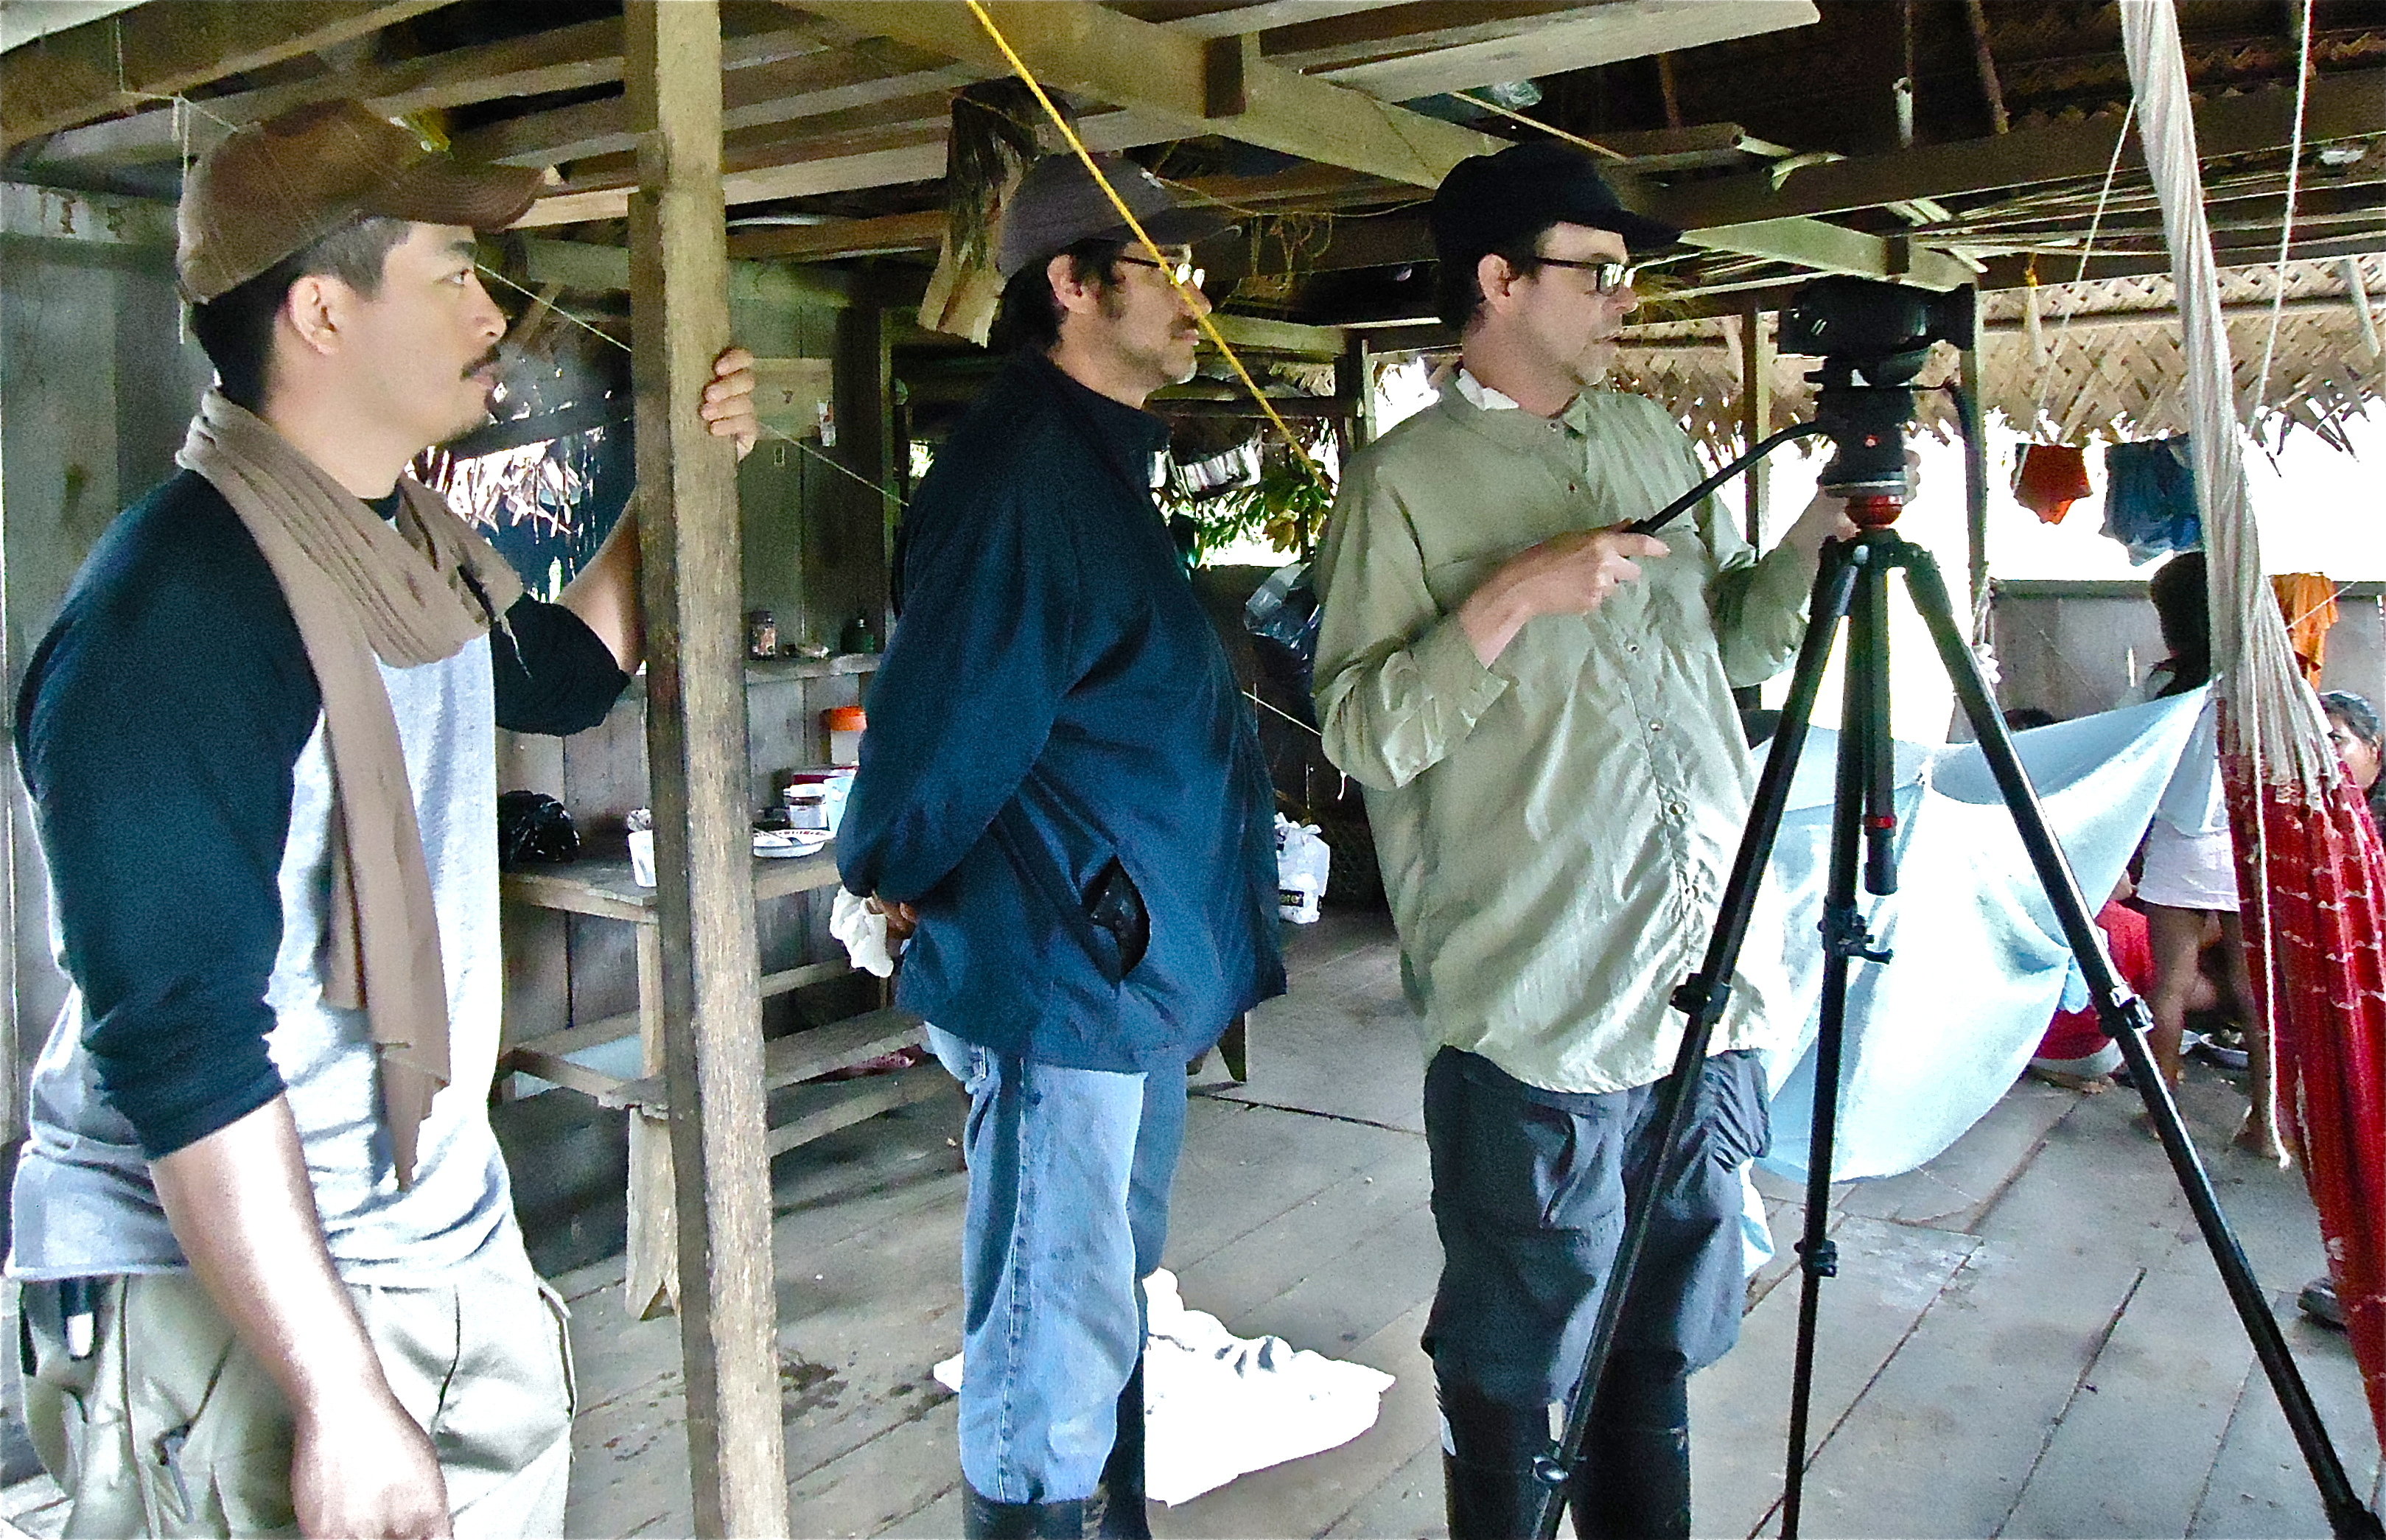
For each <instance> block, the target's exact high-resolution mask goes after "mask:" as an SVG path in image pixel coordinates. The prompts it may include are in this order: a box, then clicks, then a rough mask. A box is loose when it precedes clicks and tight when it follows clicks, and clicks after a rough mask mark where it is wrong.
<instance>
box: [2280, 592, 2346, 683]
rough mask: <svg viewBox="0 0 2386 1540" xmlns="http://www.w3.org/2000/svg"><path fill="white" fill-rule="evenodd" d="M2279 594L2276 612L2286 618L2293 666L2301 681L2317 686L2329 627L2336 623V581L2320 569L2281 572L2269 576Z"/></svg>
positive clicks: (2324, 658)
mask: <svg viewBox="0 0 2386 1540" xmlns="http://www.w3.org/2000/svg"><path fill="white" fill-rule="evenodd" d="M2270 591H2271V592H2272V593H2274V594H2276V595H2278V596H2279V614H2280V615H2282V616H2284V617H2285V618H2286V622H2287V645H2289V646H2291V647H2292V648H2293V649H2294V650H2295V668H2296V669H2297V670H2299V671H2300V672H2301V673H2302V674H2303V676H2304V683H2305V684H2308V685H2310V686H2311V687H2312V688H2313V689H2315V690H2317V689H2318V688H2319V673H2320V668H2321V666H2322V665H2323V664H2325V663H2326V662H2327V661H2328V631H2329V627H2330V626H2332V625H2334V624H2336V584H2334V583H2332V582H2329V580H2328V578H2327V577H2326V575H2324V574H2322V573H2319V572H2280V573H2279V574H2278V575H2277V576H2275V577H2273V578H2272V579H2271V580H2270Z"/></svg>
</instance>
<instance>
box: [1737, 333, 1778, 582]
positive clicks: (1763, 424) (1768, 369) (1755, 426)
mask: <svg viewBox="0 0 2386 1540" xmlns="http://www.w3.org/2000/svg"><path fill="white" fill-rule="evenodd" d="M1773 359H1774V345H1773V333H1772V332H1771V331H1770V330H1769V329H1768V328H1767V327H1766V326H1765V323H1764V305H1763V303H1762V302H1760V301H1758V300H1755V299H1750V300H1749V301H1748V302H1747V303H1746V304H1745V305H1744V306H1743V307H1741V309H1740V312H1739V437H1740V442H1741V443H1742V444H1748V445H1751V446H1753V445H1754V444H1755V443H1756V441H1757V440H1759V439H1761V438H1763V437H1764V435H1765V434H1767V433H1769V432H1772V431H1773V427H1772V423H1773ZM1771 470H1772V468H1771V466H1769V465H1768V464H1767V463H1766V462H1765V461H1764V460H1759V461H1757V462H1756V463H1755V464H1754V465H1752V466H1750V467H1749V468H1748V475H1747V478H1746V480H1745V482H1743V483H1742V484H1743V485H1744V486H1745V488H1746V504H1745V507H1744V508H1743V510H1742V520H1741V526H1742V531H1743V532H1744V533H1745V534H1746V535H1747V537H1748V543H1749V544H1750V545H1753V546H1756V547H1757V548H1758V549H1760V550H1762V549H1763V548H1764V495H1765V493H1766V492H1767V491H1768V490H1769V485H1768V483H1769V482H1770V480H1771Z"/></svg>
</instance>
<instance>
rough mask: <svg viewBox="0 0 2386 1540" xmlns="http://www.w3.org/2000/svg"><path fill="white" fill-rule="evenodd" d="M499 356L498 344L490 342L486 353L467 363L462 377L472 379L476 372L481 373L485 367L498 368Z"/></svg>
mask: <svg viewBox="0 0 2386 1540" xmlns="http://www.w3.org/2000/svg"><path fill="white" fill-rule="evenodd" d="M497 358H498V348H497V344H495V343H491V344H489V350H488V351H487V352H486V353H483V354H482V355H481V356H480V357H477V358H475V359H473V360H472V361H471V363H469V364H466V365H465V366H464V371H463V374H462V376H461V378H463V379H466V380H470V379H471V377H472V376H474V375H475V374H478V373H480V372H481V371H482V370H483V369H495V368H496V367H497Z"/></svg>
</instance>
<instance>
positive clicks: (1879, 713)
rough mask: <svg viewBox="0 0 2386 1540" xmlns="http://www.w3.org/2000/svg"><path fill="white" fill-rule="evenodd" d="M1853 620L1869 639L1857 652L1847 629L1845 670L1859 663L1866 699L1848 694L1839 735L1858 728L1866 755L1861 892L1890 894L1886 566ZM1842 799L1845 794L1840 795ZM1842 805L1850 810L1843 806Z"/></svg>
mask: <svg viewBox="0 0 2386 1540" xmlns="http://www.w3.org/2000/svg"><path fill="white" fill-rule="evenodd" d="M1856 603H1857V605H1858V606H1859V608H1858V609H1857V611H1856V615H1857V616H1858V617H1860V619H1861V625H1862V628H1863V631H1864V632H1865V636H1866V638H1867V640H1866V641H1865V644H1864V645H1863V646H1862V647H1861V648H1859V647H1858V646H1857V645H1855V643H1854V639H1853V638H1854V628H1853V627H1851V635H1850V643H1849V646H1848V667H1849V669H1850V670H1856V669H1857V665H1858V663H1859V661H1861V663H1862V670H1861V673H1860V674H1859V673H1857V672H1853V671H1852V672H1851V673H1850V675H1849V677H1850V679H1851V680H1854V679H1858V678H1861V680H1862V682H1863V690H1864V695H1863V697H1862V699H1860V700H1859V699H1858V698H1857V696H1856V695H1855V692H1854V691H1853V689H1851V690H1850V692H1849V695H1848V703H1849V707H1850V709H1848V710H1847V711H1846V712H1844V713H1843V714H1842V715H1843V720H1842V721H1841V723H1840V731H1842V732H1846V731H1849V730H1850V728H1851V727H1852V726H1854V725H1860V726H1861V728H1862V731H1863V732H1864V740H1863V742H1862V744H1861V745H1859V747H1860V750H1861V752H1862V754H1863V756H1864V760H1863V768H1864V784H1863V786H1862V788H1861V789H1862V792H1863V797H1864V840H1865V892H1866V893H1873V894H1890V893H1895V892H1896V891H1897V803H1896V798H1897V750H1896V749H1895V747H1893V746H1892V745H1893V744H1894V741H1895V740H1894V738H1893V736H1892V734H1891V732H1890V713H1889V571H1888V569H1887V568H1885V567H1879V566H1876V567H1875V568H1874V569H1873V581H1872V582H1865V583H1861V584H1859V585H1858V586H1857V589H1856ZM1840 796H1841V797H1842V798H1846V797H1847V796H1848V793H1847V792H1846V791H1844V790H1843V791H1841V792H1840ZM1841 805H1842V806H1852V805H1853V804H1852V801H1843V802H1842V804H1841Z"/></svg>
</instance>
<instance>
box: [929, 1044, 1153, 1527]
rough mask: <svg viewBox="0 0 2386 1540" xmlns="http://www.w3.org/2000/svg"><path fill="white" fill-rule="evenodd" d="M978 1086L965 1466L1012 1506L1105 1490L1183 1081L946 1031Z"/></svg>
mask: <svg viewBox="0 0 2386 1540" xmlns="http://www.w3.org/2000/svg"><path fill="white" fill-rule="evenodd" d="M928 1044H929V1046H931V1047H932V1048H934V1049H935V1050H936V1058H939V1059H941V1060H942V1061H943V1062H944V1066H945V1068H946V1069H948V1070H951V1071H952V1073H953V1076H954V1078H956V1079H958V1080H959V1081H960V1082H961V1084H962V1086H963V1088H964V1089H966V1090H967V1091H968V1092H969V1094H970V1115H969V1129H968V1133H967V1136H966V1137H967V1147H968V1151H969V1166H970V1191H969V1215H968V1218H967V1220H966V1221H965V1222H964V1224H963V1228H962V1233H961V1294H962V1298H963V1302H964V1307H965V1313H964V1317H963V1321H962V1327H961V1351H962V1354H963V1356H964V1360H965V1361H964V1366H963V1369H962V1374H961V1473H962V1474H963V1475H964V1476H966V1477H968V1478H969V1484H971V1485H972V1486H973V1487H975V1488H976V1489H977V1490H978V1492H979V1493H980V1494H981V1495H982V1496H986V1497H990V1498H992V1499H994V1500H995V1501H996V1502H1002V1503H1029V1502H1067V1501H1069V1500H1071V1499H1073V1498H1079V1497H1089V1496H1093V1493H1094V1488H1095V1486H1096V1484H1098V1483H1099V1481H1100V1479H1101V1473H1102V1462H1103V1461H1104V1460H1105V1459H1108V1458H1109V1456H1110V1451H1111V1441H1112V1440H1113V1439H1114V1438H1115V1437H1116V1435H1117V1432H1118V1423H1117V1413H1118V1398H1119V1393H1120V1392H1121V1391H1122V1390H1124V1388H1125V1387H1126V1381H1127V1376H1128V1375H1129V1374H1130V1373H1132V1372H1133V1371H1134V1370H1135V1366H1136V1359H1137V1358H1138V1357H1140V1355H1141V1354H1142V1352H1143V1325H1144V1323H1143V1289H1142V1284H1141V1282H1140V1280H1141V1279H1142V1278H1143V1276H1144V1275H1145V1274H1146V1273H1149V1272H1150V1271H1152V1270H1153V1269H1154V1268H1157V1267H1158V1266H1159V1265H1160V1257H1161V1252H1162V1249H1164V1248H1165V1246H1167V1242H1168V1196H1169V1188H1170V1185H1171V1183H1174V1180H1175V1176H1176V1152H1177V1150H1178V1148H1179V1147H1180V1146H1182V1145H1183V1143H1184V1138H1185V1075H1184V1071H1183V1070H1180V1069H1175V1068H1174V1066H1167V1067H1163V1068H1162V1070H1157V1071H1155V1072H1153V1073H1151V1074H1113V1073H1109V1072H1106V1071H1103V1070H1063V1069H1060V1068H1057V1067H1055V1066H1053V1065H1049V1064H1037V1063H1034V1062H1032V1061H1030V1060H1027V1059H1023V1058H1019V1057H1018V1056H1016V1055H1013V1054H999V1053H995V1052H993V1051H991V1050H989V1049H986V1048H982V1047H979V1046H977V1045H974V1044H971V1043H965V1042H963V1041H961V1039H960V1038H958V1037H955V1036H953V1035H952V1034H951V1033H948V1032H945V1031H942V1030H940V1029H939V1028H936V1027H934V1026H931V1027H930V1028H929V1029H928Z"/></svg>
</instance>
